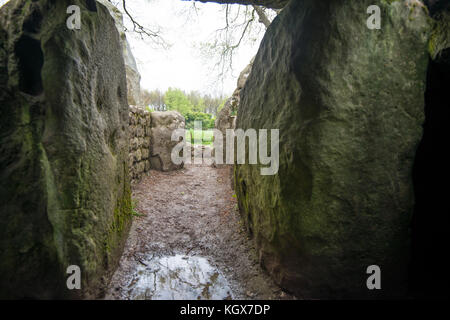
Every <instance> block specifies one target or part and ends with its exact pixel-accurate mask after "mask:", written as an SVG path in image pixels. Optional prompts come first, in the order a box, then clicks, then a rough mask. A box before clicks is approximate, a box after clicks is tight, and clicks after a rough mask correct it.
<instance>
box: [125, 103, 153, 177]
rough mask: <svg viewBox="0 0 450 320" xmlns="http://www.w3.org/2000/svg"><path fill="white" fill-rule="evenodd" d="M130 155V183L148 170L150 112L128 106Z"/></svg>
mask: <svg viewBox="0 0 450 320" xmlns="http://www.w3.org/2000/svg"><path fill="white" fill-rule="evenodd" d="M129 108H130V112H129V121H130V154H129V158H128V167H129V171H130V178H131V182H132V183H134V182H137V181H139V180H140V179H141V178H142V175H143V174H144V173H146V172H147V171H149V170H150V161H149V150H150V127H151V117H150V112H148V111H147V110H144V109H142V108H138V107H135V106H130V107H129Z"/></svg>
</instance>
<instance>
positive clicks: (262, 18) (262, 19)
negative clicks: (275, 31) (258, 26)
mask: <svg viewBox="0 0 450 320" xmlns="http://www.w3.org/2000/svg"><path fill="white" fill-rule="evenodd" d="M253 8H254V9H255V11H256V13H257V14H258V16H259V22H261V23H262V24H263V25H265V26H266V29H267V28H268V27H269V26H270V23H271V22H270V20H269V18H267V15H266V14H265V13H264V10H263V8H262V7H260V6H255V5H253Z"/></svg>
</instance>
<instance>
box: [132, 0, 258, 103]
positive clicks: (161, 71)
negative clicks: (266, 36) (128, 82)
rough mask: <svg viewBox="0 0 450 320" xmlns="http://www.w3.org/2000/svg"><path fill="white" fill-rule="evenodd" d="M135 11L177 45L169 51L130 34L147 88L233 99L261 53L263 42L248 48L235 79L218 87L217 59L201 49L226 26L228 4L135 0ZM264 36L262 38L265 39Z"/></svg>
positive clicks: (236, 64) (238, 63)
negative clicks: (242, 77) (244, 74)
mask: <svg viewBox="0 0 450 320" xmlns="http://www.w3.org/2000/svg"><path fill="white" fill-rule="evenodd" d="M129 3H130V4H129V7H130V10H129V11H131V12H132V13H133V15H136V19H137V20H138V21H139V22H141V21H142V23H145V24H146V25H147V26H148V27H150V28H153V29H155V28H157V27H160V28H161V29H162V35H163V37H164V39H166V40H167V41H168V42H169V43H170V44H171V45H172V46H171V47H170V49H169V50H163V49H160V48H157V47H155V45H152V43H151V41H149V40H145V41H142V40H141V39H140V37H139V36H136V35H133V34H129V37H128V38H129V42H130V44H131V47H132V50H133V54H134V56H135V58H136V61H137V64H138V68H139V71H140V73H141V76H142V79H141V86H142V87H143V88H146V89H155V88H159V89H161V90H165V89H167V88H168V87H178V88H181V89H184V90H187V91H189V90H198V91H201V92H204V93H211V94H220V93H225V94H227V95H229V94H231V93H232V92H233V91H234V89H235V88H236V80H237V76H238V75H239V73H240V71H242V69H244V68H245V66H246V65H247V64H248V63H249V62H250V60H251V58H252V57H253V56H254V55H255V54H256V52H257V50H258V46H259V41H260V39H258V41H256V42H255V43H253V44H252V43H245V44H244V45H243V46H242V47H241V48H240V49H239V51H238V53H237V55H236V56H235V57H234V60H233V61H234V72H233V73H234V74H228V75H227V77H226V78H225V81H224V83H223V85H222V83H221V82H218V81H217V79H218V74H219V71H218V70H214V65H215V62H217V59H208V58H206V57H205V56H202V54H201V50H200V44H201V43H202V42H210V41H211V40H212V39H213V37H214V33H215V31H216V30H217V29H220V28H223V27H224V26H225V14H224V12H223V5H220V4H215V3H206V4H201V3H196V7H197V9H198V10H197V11H195V10H193V9H192V3H191V2H186V1H180V0H133V1H129ZM261 37H262V34H261Z"/></svg>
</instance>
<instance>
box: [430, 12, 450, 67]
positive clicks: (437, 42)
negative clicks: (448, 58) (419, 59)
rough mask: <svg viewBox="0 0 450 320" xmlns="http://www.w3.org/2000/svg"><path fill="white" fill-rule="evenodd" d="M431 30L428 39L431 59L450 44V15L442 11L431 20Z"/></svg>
mask: <svg viewBox="0 0 450 320" xmlns="http://www.w3.org/2000/svg"><path fill="white" fill-rule="evenodd" d="M432 28H433V30H432V32H431V36H430V40H429V41H428V52H429V54H430V56H431V59H433V60H434V59H436V57H437V56H438V55H439V53H440V52H441V51H442V50H444V49H445V48H448V47H449V46H450V15H449V14H447V13H443V14H442V15H441V16H440V17H439V18H438V19H437V20H434V21H433V26H432Z"/></svg>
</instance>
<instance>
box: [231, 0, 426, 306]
mask: <svg viewBox="0 0 450 320" xmlns="http://www.w3.org/2000/svg"><path fill="white" fill-rule="evenodd" d="M371 4H377V5H379V6H380V7H381V12H382V29H381V30H369V29H368V28H367V27H366V19H367V17H368V15H367V14H366V9H367V7H368V6H369V5H371ZM429 33H430V28H429V26H428V17H427V13H426V10H425V9H424V8H423V6H417V5H412V2H411V1H406V2H404V1H395V2H392V3H391V4H388V3H387V2H386V1H315V0H305V1H292V2H290V3H289V5H288V6H287V7H286V8H285V9H284V10H283V12H282V13H281V14H280V15H279V16H278V17H277V18H276V19H275V21H274V22H273V23H272V25H271V26H270V28H269V29H268V31H267V33H266V35H265V37H264V39H263V41H262V44H261V47H260V49H259V52H258V54H257V56H256V58H255V62H254V64H253V69H252V72H251V74H250V76H249V79H248V81H247V83H246V85H245V87H244V89H243V90H242V92H241V106H240V108H239V111H238V116H237V125H236V127H237V128H242V129H244V130H245V129H248V128H254V129H279V130H280V167H279V172H278V174H277V175H275V176H261V175H260V171H259V167H258V166H251V165H236V166H235V183H236V193H237V195H238V200H239V207H240V211H241V214H242V215H243V217H244V219H245V221H246V225H247V227H248V230H249V231H250V233H251V234H253V236H254V238H255V240H256V244H257V246H258V249H259V254H260V260H261V262H262V264H263V265H264V266H265V267H266V268H267V270H268V271H269V272H270V273H271V274H272V276H273V278H274V279H275V280H276V281H277V282H278V283H279V284H281V285H282V286H283V287H284V288H287V289H288V290H290V291H292V292H294V293H296V294H298V296H299V297H306V298H327V297H333V298H339V297H342V298H344V297H353V298H371V297H378V296H384V297H392V296H402V295H404V294H405V290H406V279H405V278H406V275H407V263H408V252H409V236H408V229H409V224H410V218H411V213H412V208H413V203H414V196H413V184H412V174H411V172H412V166H413V161H414V155H415V151H416V148H417V146H418V143H419V141H420V139H421V137H422V127H421V125H422V123H423V121H424V91H425V80H426V70H427V64H428V52H427V43H428V36H429ZM374 264H375V265H378V266H380V267H381V270H382V288H383V290H373V291H369V290H367V287H366V280H367V277H368V275H367V274H366V269H367V267H368V266H370V265H374Z"/></svg>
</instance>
